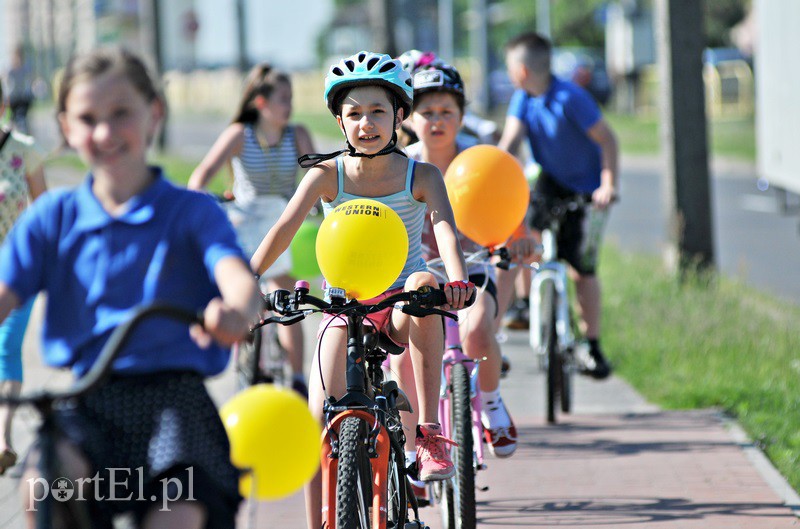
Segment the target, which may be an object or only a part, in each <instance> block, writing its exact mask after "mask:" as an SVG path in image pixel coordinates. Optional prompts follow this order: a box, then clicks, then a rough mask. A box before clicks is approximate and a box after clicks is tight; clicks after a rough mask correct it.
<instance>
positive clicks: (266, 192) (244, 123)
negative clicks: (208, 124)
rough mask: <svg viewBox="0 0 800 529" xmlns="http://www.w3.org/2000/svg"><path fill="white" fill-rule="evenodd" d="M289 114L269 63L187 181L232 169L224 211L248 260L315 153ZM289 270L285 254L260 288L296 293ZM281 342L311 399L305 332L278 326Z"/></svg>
mask: <svg viewBox="0 0 800 529" xmlns="http://www.w3.org/2000/svg"><path fill="white" fill-rule="evenodd" d="M291 113H292V85H291V81H290V80H289V76H288V75H286V74H285V73H283V72H279V71H277V70H275V69H273V68H272V67H270V65H268V64H263V63H262V64H258V65H256V66H254V67H253V68H252V69H251V70H250V73H249V74H248V76H247V80H246V82H245V88H244V93H243V95H242V99H241V102H240V103H239V108H238V111H237V113H236V116H235V117H234V119H233V121H232V122H231V124H230V125H228V127H227V128H226V129H225V130H224V131H223V132H222V134H221V135H220V136H219V138H218V139H217V141H216V142H215V143H214V145H213V146H212V147H211V150H209V152H208V154H207V155H206V157H205V158H204V159H203V161H202V162H200V165H198V166H197V169H195V170H194V172H193V173H192V176H191V178H190V179H189V184H188V187H189V189H198V190H199V189H204V188H205V187H206V186H207V185H208V183H209V182H210V181H211V179H212V178H213V177H214V175H216V174H217V173H218V172H219V170H220V169H222V167H223V165H227V164H230V167H231V169H232V172H233V194H234V202H233V203H231V204H227V205H226V209H227V211H228V216H229V218H230V220H231V223H232V224H233V225H234V227H235V228H236V233H237V236H238V238H239V244H241V246H242V248H243V249H244V251H245V254H246V255H253V252H254V251H255V249H256V247H257V246H258V243H259V242H260V241H261V239H262V238H263V237H264V234H265V233H267V232H268V231H269V230H270V228H272V226H274V225H275V222H276V221H277V220H278V217H280V215H281V213H282V212H283V210H284V209H285V208H286V204H287V201H288V199H289V198H291V196H292V194H293V193H294V191H295V189H296V188H297V169H298V166H297V158H298V156H300V155H303V154H307V153H311V152H314V145H313V143H312V141H311V136H310V135H309V134H308V131H307V130H306V129H305V128H304V127H303V126H301V125H294V124H290V123H289V118H290V116H291ZM291 268H292V261H291V256H290V255H289V252H288V251H285V252H283V254H281V255H280V257H279V258H278V259H276V260H275V263H274V264H273V265H272V266H271V267H270V269H269V270H267V271H265V272H264V274H262V288H265V289H267V290H275V289H276V288H288V289H292V288H294V280H293V279H292V278H291V277H289V275H288V274H289V271H290V270H291ZM278 339H279V340H280V342H281V345H282V346H283V348H284V349H286V352H287V355H288V358H289V362H290V363H291V365H292V370H293V372H294V383H293V386H294V388H295V389H297V390H298V391H299V392H300V393H303V394H304V395H305V394H307V388H306V380H305V375H304V374H303V330H302V327H301V326H300V325H290V326H280V327H279V329H278Z"/></svg>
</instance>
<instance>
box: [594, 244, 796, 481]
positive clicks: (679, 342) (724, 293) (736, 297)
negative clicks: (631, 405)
mask: <svg viewBox="0 0 800 529" xmlns="http://www.w3.org/2000/svg"><path fill="white" fill-rule="evenodd" d="M602 259H603V265H602V268H601V270H602V280H603V288H604V292H605V294H604V308H603V311H604V312H603V315H604V323H603V327H604V330H603V338H604V342H605V344H606V348H607V349H608V351H609V355H610V358H611V361H612V362H613V363H614V364H615V366H616V368H617V373H618V374H619V375H620V376H622V377H623V378H625V379H626V380H628V381H629V382H630V383H631V384H632V385H633V386H634V387H635V388H636V389H637V390H638V391H639V392H640V393H641V394H642V395H644V397H645V398H647V399H648V400H649V401H650V402H653V403H655V404H658V405H659V406H661V407H664V408H667V409H691V408H708V407H718V408H720V409H722V410H724V411H726V412H727V413H729V414H730V415H732V416H733V417H735V418H736V419H737V420H738V421H739V423H740V424H741V425H742V426H743V427H744V428H745V430H746V431H747V432H748V434H749V435H750V437H751V438H752V439H753V440H755V441H756V442H757V443H758V444H759V445H760V446H761V447H762V448H763V449H764V451H765V452H766V454H767V455H768V456H769V458H770V459H771V460H772V461H773V463H774V464H775V466H776V467H777V468H778V470H779V471H780V472H781V473H782V474H783V475H784V476H785V477H786V478H787V480H788V481H789V482H790V483H791V485H792V486H793V487H794V488H795V490H800V465H798V463H799V462H800V433H798V432H800V413H798V411H800V336H798V333H797V330H796V322H797V321H798V319H800V307H797V306H795V305H792V304H789V303H784V302H781V301H778V300H776V299H774V298H771V297H769V296H767V295H764V294H761V293H759V292H758V291H756V290H754V289H752V288H748V287H746V286H744V285H742V284H740V283H738V282H735V281H732V280H730V279H727V278H725V277H716V278H714V279H713V280H711V281H707V280H703V279H702V278H698V277H691V278H689V279H688V280H687V281H685V282H679V281H678V280H677V279H676V278H675V277H673V276H672V275H670V274H669V273H667V272H666V271H665V270H664V268H663V266H662V265H661V262H660V261H659V259H657V258H655V257H644V256H639V255H629V254H623V253H620V252H619V251H617V250H615V249H614V248H613V247H611V246H608V245H607V247H606V248H605V250H604V253H603V256H602Z"/></svg>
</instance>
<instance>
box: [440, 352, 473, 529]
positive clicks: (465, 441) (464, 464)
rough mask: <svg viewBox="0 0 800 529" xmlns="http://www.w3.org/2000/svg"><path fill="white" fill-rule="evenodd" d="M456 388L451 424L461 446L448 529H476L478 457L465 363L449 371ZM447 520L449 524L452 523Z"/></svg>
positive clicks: (455, 453) (455, 460) (455, 461)
mask: <svg viewBox="0 0 800 529" xmlns="http://www.w3.org/2000/svg"><path fill="white" fill-rule="evenodd" d="M450 382H451V384H452V385H453V393H452V399H453V400H452V403H451V406H450V425H451V427H452V429H453V432H452V435H453V440H454V441H455V442H456V443H458V446H457V447H455V448H454V449H453V464H454V465H455V467H456V475H455V477H454V478H453V487H452V494H448V495H447V496H446V501H451V500H452V503H451V504H450V506H452V508H448V509H447V510H448V512H449V513H451V514H452V516H450V517H449V518H450V520H452V523H453V525H451V526H449V527H448V529H475V457H474V444H473V443H474V439H473V438H472V404H471V399H470V393H471V392H470V378H469V371H467V367H466V366H465V365H464V364H462V363H456V364H453V367H452V370H451V372H450ZM450 520H448V521H450Z"/></svg>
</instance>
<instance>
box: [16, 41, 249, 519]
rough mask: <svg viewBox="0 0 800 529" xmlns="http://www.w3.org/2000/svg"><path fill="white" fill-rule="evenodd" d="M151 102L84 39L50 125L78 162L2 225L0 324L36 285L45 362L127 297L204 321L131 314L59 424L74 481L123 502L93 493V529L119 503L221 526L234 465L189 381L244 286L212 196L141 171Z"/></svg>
mask: <svg viewBox="0 0 800 529" xmlns="http://www.w3.org/2000/svg"><path fill="white" fill-rule="evenodd" d="M164 110H165V107H164V101H163V99H162V97H161V96H160V94H159V92H158V90H157V88H156V86H155V83H154V82H153V80H152V78H151V77H150V76H149V74H148V72H147V70H146V68H145V67H144V65H143V63H142V61H141V60H140V59H139V58H137V57H136V56H134V55H132V54H130V53H129V52H126V51H124V50H120V49H98V50H96V51H93V52H91V53H88V54H86V55H82V56H78V57H75V58H73V59H72V60H71V61H70V62H69V64H68V65H67V68H66V70H65V72H64V76H63V80H62V82H61V88H60V91H59V95H58V120H59V124H60V127H61V132H62V134H63V137H64V139H65V141H66V143H67V144H68V145H69V146H70V147H72V148H74V149H75V150H76V151H77V152H78V154H79V155H80V157H81V158H82V159H83V160H84V162H85V163H86V164H87V165H88V166H89V167H90V172H89V174H88V176H87V178H86V180H85V181H84V183H83V184H82V185H81V186H79V187H78V188H77V189H74V190H69V191H60V192H56V193H50V194H45V195H43V196H42V197H41V198H40V199H39V200H37V201H36V203H34V204H33V206H32V207H31V208H29V209H28V211H26V213H25V214H24V215H23V216H22V217H21V218H20V221H19V223H18V224H17V225H16V227H15V228H14V229H13V230H12V231H11V233H10V234H9V236H8V238H7V239H6V241H5V244H4V246H3V247H2V250H0V321H2V320H3V319H4V318H5V317H6V316H7V315H8V313H9V311H10V310H11V309H13V308H15V307H17V306H20V305H21V304H23V303H25V302H26V301H27V300H28V299H30V298H31V297H32V296H34V295H35V294H36V293H37V292H39V291H42V290H44V291H47V292H48V303H47V309H46V315H45V321H44V328H43V335H44V359H45V362H46V363H47V364H49V365H51V366H56V367H69V368H71V369H72V370H73V371H74V372H75V374H76V375H77V376H80V375H82V374H83V373H85V372H86V371H87V370H88V369H89V368H90V367H91V365H92V363H93V362H94V360H95V359H96V357H97V354H98V353H99V351H100V349H101V348H102V347H103V345H104V344H105V342H106V340H107V339H108V337H109V334H110V333H111V332H112V331H113V330H114V328H115V327H116V326H117V325H119V324H120V323H122V322H125V321H126V320H127V319H128V318H129V317H130V315H131V313H132V311H133V310H134V308H135V307H137V306H139V305H142V304H147V303H150V302H153V301H156V300H159V301H162V302H165V303H167V304H171V305H177V306H181V307H184V308H186V309H188V310H193V311H201V310H202V311H203V314H204V317H205V322H206V323H205V325H206V327H205V329H200V328H193V329H191V331H188V330H187V329H186V327H185V326H184V325H181V324H178V323H173V322H169V321H166V320H158V319H156V320H151V321H149V322H147V323H146V324H145V325H144V326H143V327H141V328H140V331H139V332H138V333H137V335H135V336H134V337H133V339H132V340H131V342H130V344H129V345H128V346H127V347H126V349H125V350H124V351H123V353H122V354H121V356H120V357H119V359H118V360H117V361H116V363H115V364H114V366H113V370H112V376H111V378H110V380H109V381H108V383H106V384H105V385H104V386H102V387H101V388H100V389H98V390H96V391H94V392H93V393H91V394H90V395H89V396H87V397H86V398H85V399H84V400H82V401H81V402H79V403H78V404H77V405H76V406H75V407H74V408H70V409H68V410H63V411H60V412H59V419H60V425H61V427H62V429H63V431H64V432H65V434H66V437H67V438H68V439H69V443H67V445H69V446H68V447H67V448H65V449H68V448H70V447H71V448H72V451H73V452H76V453H78V454H79V457H78V459H77V462H76V464H75V465H74V468H72V469H70V470H71V471H72V472H74V475H75V476H83V477H89V478H92V477H93V476H94V479H93V482H92V484H93V485H94V484H96V483H95V482H96V481H98V480H97V476H96V474H95V473H99V477H100V478H103V481H99V483H100V485H101V488H100V491H99V493H100V497H104V498H109V497H110V494H112V493H113V494H115V497H116V498H124V497H126V496H128V495H129V494H131V495H132V497H133V501H97V502H94V503H93V504H92V506H91V508H92V511H93V515H94V516H96V518H95V520H94V523H95V525H97V526H105V525H104V524H106V523H108V521H109V520H110V518H111V516H113V515H114V514H116V513H117V512H119V511H132V512H133V513H134V515H135V516H137V518H138V519H139V521H140V522H144V524H145V525H146V526H149V527H155V526H162V527H187V528H188V527H197V528H199V527H203V526H205V527H233V525H234V518H235V515H236V511H237V508H238V505H239V502H240V501H241V498H240V496H239V494H238V471H237V469H236V468H234V467H233V466H232V465H231V463H230V460H229V445H228V440H227V436H226V434H225V430H224V428H223V426H222V423H221V421H220V419H219V416H218V414H217V410H216V407H215V406H214V404H213V402H212V401H211V399H210V397H209V395H208V393H207V392H206V389H205V386H204V384H203V379H204V378H205V377H207V376H211V375H215V374H217V373H219V372H221V371H222V370H223V369H224V367H225V365H226V363H227V361H228V355H229V351H228V349H227V346H229V345H230V344H232V343H233V342H235V341H237V340H240V339H243V338H244V337H245V335H246V334H247V331H248V319H249V318H250V317H252V316H253V315H255V314H256V313H257V306H258V304H257V297H256V284H255V281H254V279H253V276H252V273H251V272H250V270H249V268H248V266H247V263H246V261H245V260H244V257H243V255H242V252H241V250H240V249H239V247H238V246H237V244H236V236H235V234H234V232H233V229H232V228H231V226H230V224H229V223H228V221H227V219H226V217H225V214H224V213H223V212H222V210H221V209H220V208H219V207H218V206H217V205H216V204H215V203H214V201H213V199H212V198H211V197H209V196H207V195H204V194H201V193H196V192H192V191H187V190H183V189H179V188H177V187H174V186H173V185H171V184H170V183H168V182H167V180H166V179H165V178H164V176H163V174H162V172H161V170H160V169H159V168H156V167H150V166H148V165H147V159H146V154H147V149H148V146H149V144H150V141H151V140H152V138H153V136H154V135H155V133H156V130H157V128H158V126H159V123H160V121H161V118H162V117H163V115H164ZM75 448H77V451H76V450H75ZM68 460H70V461H71V460H73V459H72V458H69V459H68ZM109 469H124V470H126V471H127V473H126V475H125V477H126V478H129V479H128V481H127V482H126V486H127V487H128V489H129V490H127V492H126V491H124V490H120V486H119V484H118V483H119V480H120V479H119V475H117V486H116V490H103V486H106V487H107V486H108V485H109V479H108V478H109V475H108V474H109V472H108V470H109ZM139 469H141V470H139ZM31 472H32V471H30V470H29V473H31ZM139 476H142V478H143V481H144V483H143V484H141V487H142V489H140V488H139V487H140V484H139V483H138V478H139ZM165 478H169V479H174V480H176V481H179V482H181V483H182V485H183V491H184V496H183V498H184V499H183V501H178V502H176V503H174V504H171V505H170V509H169V510H166V511H164V510H159V508H160V506H161V505H160V502H161V497H160V495H161V494H162V491H161V486H162V483H163V480H164V479H165ZM190 487H191V488H190ZM140 490H143V491H144V494H141V493H139V491H140ZM189 490H191V491H192V493H193V497H192V498H188V497H186V496H185V494H186V492H187V491H189ZM89 496H93V495H91V494H90V495H89ZM136 498H147V499H150V498H152V499H153V502H152V503H151V502H150V501H135V499H136ZM189 500H195V501H189ZM28 514H29V515H30V516H35V512H31V511H29V512H28Z"/></svg>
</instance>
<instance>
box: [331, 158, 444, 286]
mask: <svg viewBox="0 0 800 529" xmlns="http://www.w3.org/2000/svg"><path fill="white" fill-rule="evenodd" d="M416 163H417V162H415V161H414V160H408V171H406V185H405V188H404V189H403V190H402V191H398V192H397V193H392V194H391V195H385V196H382V197H363V196H358V195H352V194H350V193H347V192H345V191H344V163H343V157H341V156H339V157H338V158H337V159H336V169H337V174H338V178H339V191H338V193H337V194H336V197H335V198H334V199H333V200H331V201H330V202H325V201H323V202H322V211H323V213H324V214H325V216H326V217H327V216H328V214H329V213H330V212H331V211H333V210H334V209H336V207H337V206H339V205H340V204H343V203H344V202H347V201H348V200H354V199H357V198H370V199H372V200H377V201H378V202H380V203H381V204H384V205H386V206H389V207H390V208H392V209H393V210H394V211H395V213H397V214H398V215H400V218H401V219H402V220H403V224H405V226H406V231H407V232H408V257H407V258H406V264H405V266H403V271H402V272H400V276H399V277H398V278H397V280H396V281H395V282H394V283H392V286H390V287H389V288H388V289H387V290H392V289H395V288H401V287H402V286H403V285H405V283H406V279H408V276H410V275H411V274H413V273H414V272H422V271H425V270H427V266H426V265H425V259H423V258H422V226H423V225H424V224H425V211H426V210H427V208H428V205H427V204H425V202H420V201H419V200H417V199H415V198H414V195H413V194H412V193H411V188H412V185H413V184H414V167H415V166H416ZM364 242H365V244H368V243H369V241H364Z"/></svg>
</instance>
